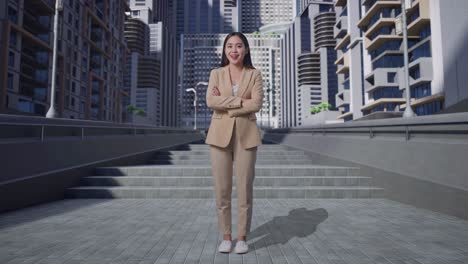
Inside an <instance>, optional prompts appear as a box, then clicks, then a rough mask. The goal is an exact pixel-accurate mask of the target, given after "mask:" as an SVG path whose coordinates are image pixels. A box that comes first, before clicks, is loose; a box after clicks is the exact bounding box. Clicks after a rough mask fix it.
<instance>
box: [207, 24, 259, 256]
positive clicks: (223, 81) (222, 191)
mask: <svg viewBox="0 0 468 264" xmlns="http://www.w3.org/2000/svg"><path fill="white" fill-rule="evenodd" d="M262 87H263V85H262V76H261V73H260V71H258V70H256V69H255V68H254V67H253V65H252V59H251V57H250V49H249V43H248V42H247V38H246V37H245V36H244V35H243V34H242V33H239V32H233V33H231V34H229V35H228V36H227V37H226V39H225V40H224V44H223V55H222V59H221V67H220V68H218V69H214V70H212V71H211V75H210V82H209V84H208V90H207V93H206V102H207V105H208V107H210V108H211V109H213V117H212V120H211V125H210V128H209V130H208V135H207V137H206V143H207V144H209V145H210V152H211V164H212V174H213V177H214V183H215V184H214V185H215V193H216V207H217V211H218V224H219V228H220V231H221V232H222V233H223V235H224V236H223V241H222V242H221V244H220V245H219V247H218V250H219V252H222V253H229V252H231V247H232V242H231V240H232V237H231V192H232V171H233V170H232V169H233V168H232V167H233V160H234V171H235V176H236V192H237V232H238V233H237V243H236V246H235V249H234V251H235V252H236V253H238V254H243V253H246V252H248V245H247V243H246V240H247V232H249V230H250V223H251V219H252V193H253V181H254V176H255V161H256V159H257V146H259V145H261V138H260V131H259V129H258V127H257V124H256V116H255V113H256V112H258V111H259V110H260V108H261V107H262V101H263V88H262Z"/></svg>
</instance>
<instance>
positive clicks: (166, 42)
mask: <svg viewBox="0 0 468 264" xmlns="http://www.w3.org/2000/svg"><path fill="white" fill-rule="evenodd" d="M130 8H131V10H132V13H131V14H132V17H134V18H140V19H142V20H146V21H144V22H145V23H147V24H148V26H149V32H150V36H149V40H150V45H149V50H150V55H152V56H156V58H158V61H160V67H159V70H160V79H159V83H160V93H159V94H157V93H155V94H153V96H157V97H159V102H158V106H159V110H157V112H159V114H158V115H160V121H159V122H158V123H157V124H158V125H162V126H177V120H178V119H177V97H178V94H177V42H176V26H175V21H176V18H175V14H176V12H175V11H176V5H175V3H174V1H170V0H131V1H130ZM134 12H138V13H134ZM151 64H153V66H156V65H155V64H154V63H151ZM153 68H154V67H153ZM146 69H148V67H146ZM141 91H142V90H141ZM147 95H148V94H147ZM143 96H144V95H140V97H141V98H143ZM141 100H142V99H141ZM155 100H156V99H155Z"/></svg>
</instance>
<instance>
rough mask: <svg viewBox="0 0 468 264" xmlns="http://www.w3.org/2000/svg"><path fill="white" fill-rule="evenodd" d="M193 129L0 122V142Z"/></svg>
mask: <svg viewBox="0 0 468 264" xmlns="http://www.w3.org/2000/svg"><path fill="white" fill-rule="evenodd" d="M195 132H196V131H193V130H186V129H178V128H155V127H141V126H95V125H78V124H74V125H67V124H37V123H14V122H0V142H11V141H31V140H32V141H36V140H39V141H45V140H53V139H71V138H76V139H80V140H85V139H86V138H90V137H97V136H145V135H160V134H170V133H177V134H184V133H195Z"/></svg>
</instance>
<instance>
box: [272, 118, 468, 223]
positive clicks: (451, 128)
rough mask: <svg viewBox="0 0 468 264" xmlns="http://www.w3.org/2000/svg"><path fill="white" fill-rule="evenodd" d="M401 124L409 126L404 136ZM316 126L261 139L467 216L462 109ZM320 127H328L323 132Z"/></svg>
mask: <svg viewBox="0 0 468 264" xmlns="http://www.w3.org/2000/svg"><path fill="white" fill-rule="evenodd" d="M443 123H446V124H447V125H443ZM396 125H398V126H400V127H399V128H398V127H396ZM385 126H389V127H385ZM369 127H372V128H373V130H374V134H373V137H370V133H369ZM406 127H408V128H409V129H410V131H413V132H410V134H409V135H410V138H409V140H407V139H406V134H405V128H406ZM315 129H316V130H317V131H318V132H319V133H312V132H307V130H303V131H300V130H299V129H298V130H293V131H289V132H288V131H285V132H286V133H266V135H265V139H267V140H270V141H273V142H277V143H281V144H285V145H289V146H292V147H295V148H298V149H303V150H306V151H309V152H311V154H312V155H315V157H316V158H317V161H318V162H325V163H331V164H336V163H337V162H339V163H340V164H343V165H355V166H360V167H361V168H362V172H363V173H364V175H369V176H373V177H374V178H375V179H376V183H377V184H378V185H379V186H382V187H384V188H385V191H386V195H387V197H388V198H390V199H393V200H397V201H400V202H404V203H408V204H412V205H416V206H418V207H423V208H428V209H431V210H435V211H439V212H443V213H448V214H452V215H455V216H459V217H462V218H465V219H468V174H467V171H468V163H467V162H466V159H467V157H468V114H467V113H462V114H451V115H439V116H437V117H434V116H431V117H417V118H414V119H410V120H408V119H402V118H393V119H387V120H375V121H360V122H349V123H345V124H342V125H326V126H321V127H315ZM321 129H327V131H328V132H326V134H322V133H320V130H321ZM346 129H348V130H349V129H352V130H354V131H355V132H353V133H350V132H345V130H346ZM358 130H361V132H358ZM396 130H400V132H398V133H397V132H396ZM418 130H419V132H417V131H418ZM330 131H334V132H330ZM340 131H341V132H340ZM379 131H380V132H379Z"/></svg>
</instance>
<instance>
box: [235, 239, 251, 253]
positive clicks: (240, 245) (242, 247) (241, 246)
mask: <svg viewBox="0 0 468 264" xmlns="http://www.w3.org/2000/svg"><path fill="white" fill-rule="evenodd" d="M234 251H235V252H236V253H237V254H244V253H247V252H248V251H249V245H247V243H246V242H245V241H243V240H239V241H237V243H236V247H235V248H234Z"/></svg>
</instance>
